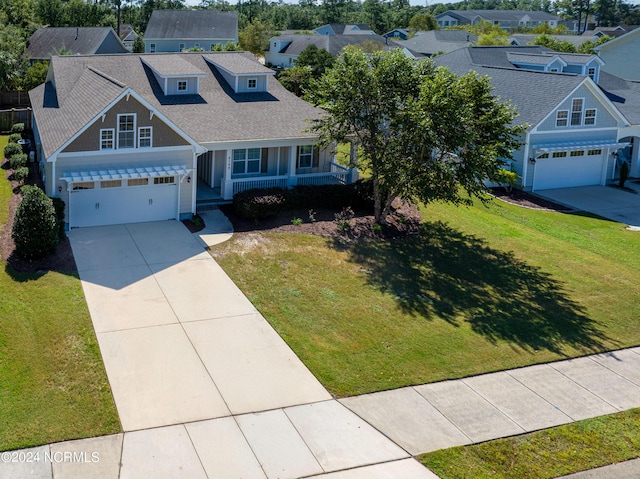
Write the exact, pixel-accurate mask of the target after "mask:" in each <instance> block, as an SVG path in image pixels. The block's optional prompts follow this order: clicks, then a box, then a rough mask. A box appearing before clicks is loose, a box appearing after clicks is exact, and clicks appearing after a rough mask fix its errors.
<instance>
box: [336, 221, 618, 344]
mask: <svg viewBox="0 0 640 479" xmlns="http://www.w3.org/2000/svg"><path fill="white" fill-rule="evenodd" d="M342 247H343V248H344V244H343V245H342ZM347 248H348V249H349V252H350V253H351V255H352V261H354V262H356V263H358V264H361V265H363V266H364V267H365V269H366V271H367V275H368V282H369V284H371V285H374V286H376V287H377V288H379V289H380V290H381V291H383V292H387V293H391V294H393V295H394V296H395V297H396V301H397V304H398V306H399V307H400V309H401V310H402V311H403V312H405V313H408V314H411V315H414V316H415V315H418V316H422V317H424V318H426V319H429V320H431V319H434V318H442V319H444V320H445V321H447V322H449V323H450V324H452V325H455V326H460V324H461V322H462V321H465V322H468V323H469V324H470V325H471V328H472V329H473V331H475V332H476V333H478V334H481V335H483V336H485V337H486V338H488V339H489V340H490V341H491V342H493V343H495V342H497V341H508V342H509V343H511V344H512V345H513V346H519V347H520V348H522V349H524V350H527V351H535V350H541V349H546V350H549V351H552V352H554V353H556V354H559V355H563V356H567V354H566V353H565V352H564V349H565V347H567V346H570V347H573V348H576V349H579V350H582V351H583V352H585V353H587V352H595V351H602V350H603V349H605V344H604V343H605V342H608V343H609V345H610V344H611V340H610V339H609V338H608V337H607V335H606V334H605V333H604V332H603V331H602V330H601V329H600V327H599V326H598V324H597V322H596V321H594V320H593V319H591V318H589V317H588V316H587V314H586V310H585V309H584V308H583V307H582V306H580V305H579V304H577V303H576V302H574V301H573V300H572V299H570V298H569V296H568V294H567V292H566V291H565V290H564V287H563V284H562V283H561V282H559V281H557V280H556V279H554V278H552V277H551V276H550V275H549V274H548V273H545V272H544V271H541V270H540V268H537V267H534V266H531V265H528V264H527V263H525V262H524V261H521V260H519V259H517V258H516V257H515V256H514V255H513V254H512V253H511V252H508V253H507V252H503V251H498V250H495V249H492V248H490V247H489V246H488V245H487V243H486V242H485V241H484V240H482V239H479V238H477V237H475V236H471V235H465V234H463V233H461V232H460V231H457V230H455V229H453V228H451V227H450V226H448V225H446V224H444V223H441V222H427V223H424V224H422V225H421V227H420V232H419V233H418V234H417V235H414V236H411V237H407V238H402V239H397V240H391V241H359V242H354V243H352V244H350V245H349V246H347Z"/></svg>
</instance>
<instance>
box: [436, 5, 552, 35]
mask: <svg viewBox="0 0 640 479" xmlns="http://www.w3.org/2000/svg"><path fill="white" fill-rule="evenodd" d="M436 20H437V22H438V25H440V26H441V27H455V26H458V25H477V24H478V23H480V22H482V21H485V22H491V23H493V24H494V25H499V26H500V28H502V29H503V30H512V29H514V28H517V27H528V28H531V27H536V26H538V25H542V24H545V23H546V24H548V25H549V26H550V27H551V28H555V27H557V26H558V22H559V21H560V18H559V17H557V16H555V15H551V14H550V13H547V12H532V11H526V10H448V11H446V12H444V13H441V14H439V15H436Z"/></svg>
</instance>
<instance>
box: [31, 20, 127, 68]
mask: <svg viewBox="0 0 640 479" xmlns="http://www.w3.org/2000/svg"><path fill="white" fill-rule="evenodd" d="M62 50H65V51H66V52H70V54H72V55H93V54H111V53H129V51H128V50H127V49H126V47H125V46H124V45H123V44H122V42H121V41H120V39H119V38H118V35H116V32H115V31H114V30H113V28H111V27H42V28H38V29H37V30H36V31H35V32H34V33H33V35H31V38H30V39H29V40H28V41H27V55H29V58H30V59H31V60H34V61H35V60H48V59H50V58H51V56H52V55H57V54H58V52H60V51H62Z"/></svg>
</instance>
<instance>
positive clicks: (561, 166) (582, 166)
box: [533, 150, 604, 190]
mask: <svg viewBox="0 0 640 479" xmlns="http://www.w3.org/2000/svg"><path fill="white" fill-rule="evenodd" d="M563 154H564V155H565V156H562V155H563ZM549 156H550V157H549V158H538V159H537V160H536V165H535V170H534V171H535V172H534V177H533V189H534V190H544V189H550V188H569V187H572V186H590V185H599V184H601V181H602V170H603V162H604V157H603V155H602V150H589V151H586V150H585V151H569V152H567V151H563V152H555V153H552V154H550V155H549ZM554 156H555V157H554Z"/></svg>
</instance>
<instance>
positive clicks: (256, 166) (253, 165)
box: [233, 148, 262, 175]
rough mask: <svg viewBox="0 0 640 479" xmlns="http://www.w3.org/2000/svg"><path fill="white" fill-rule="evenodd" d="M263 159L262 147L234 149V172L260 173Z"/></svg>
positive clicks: (243, 173)
mask: <svg viewBox="0 0 640 479" xmlns="http://www.w3.org/2000/svg"><path fill="white" fill-rule="evenodd" d="M261 160H262V150H261V149H260V148H246V149H241V150H233V174H234V175H245V174H249V173H260V161H261Z"/></svg>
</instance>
